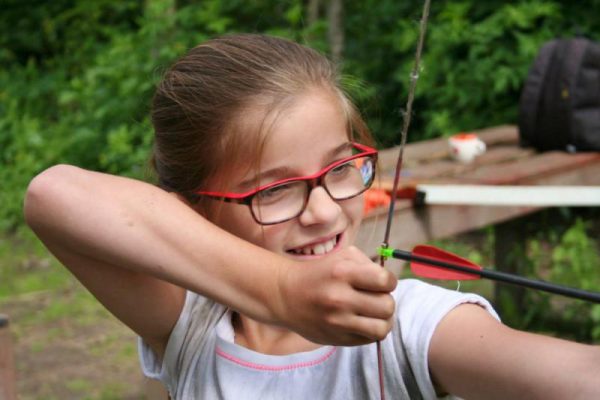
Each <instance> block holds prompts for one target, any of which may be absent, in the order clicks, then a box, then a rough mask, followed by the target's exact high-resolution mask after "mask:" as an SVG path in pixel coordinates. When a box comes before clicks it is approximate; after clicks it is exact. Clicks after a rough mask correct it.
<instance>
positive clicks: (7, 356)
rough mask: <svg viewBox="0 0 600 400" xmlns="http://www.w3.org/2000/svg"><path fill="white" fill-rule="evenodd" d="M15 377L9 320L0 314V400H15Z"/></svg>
mask: <svg viewBox="0 0 600 400" xmlns="http://www.w3.org/2000/svg"><path fill="white" fill-rule="evenodd" d="M16 381H17V375H16V372H15V362H14V354H13V346H12V338H11V336H10V330H9V320H8V317H7V316H6V315H3V314H0V400H16V399H17V386H16Z"/></svg>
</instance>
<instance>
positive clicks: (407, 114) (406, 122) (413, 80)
mask: <svg viewBox="0 0 600 400" xmlns="http://www.w3.org/2000/svg"><path fill="white" fill-rule="evenodd" d="M430 3H431V1H430V0H425V3H424V4H423V14H422V16H421V22H420V24H419V39H418V43H417V50H416V54H415V62H414V65H413V69H412V72H411V74H410V86H409V90H408V99H407V101H406V110H404V111H403V113H402V116H403V124H402V132H401V136H400V147H399V150H398V159H397V161H396V169H395V173H394V184H393V186H392V194H391V199H390V205H389V209H388V214H387V220H386V225H385V234H384V237H383V242H382V244H381V247H382V248H388V246H389V239H390V231H391V228H392V220H393V217H394V206H395V203H396V197H397V193H398V183H399V181H400V172H401V170H402V161H403V157H404V147H405V146H406V138H407V137H408V128H409V126H410V121H411V117H412V104H413V100H414V97H415V89H416V87H417V80H418V79H419V71H420V68H421V53H422V50H423V43H424V42H425V32H426V31H427V21H428V19H429V6H430ZM385 261H386V258H385V257H384V256H383V255H381V256H380V257H379V264H380V265H381V266H382V267H385ZM407 362H408V359H407ZM377 365H378V369H379V391H380V398H381V400H385V390H384V379H383V354H382V352H381V342H380V341H377ZM409 367H410V364H409Z"/></svg>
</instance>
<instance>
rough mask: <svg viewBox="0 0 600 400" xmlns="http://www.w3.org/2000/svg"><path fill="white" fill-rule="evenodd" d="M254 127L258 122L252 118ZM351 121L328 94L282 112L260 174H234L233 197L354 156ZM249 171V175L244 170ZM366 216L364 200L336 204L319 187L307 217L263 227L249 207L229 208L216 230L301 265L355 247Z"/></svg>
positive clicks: (303, 99) (312, 96) (310, 95)
mask: <svg viewBox="0 0 600 400" xmlns="http://www.w3.org/2000/svg"><path fill="white" fill-rule="evenodd" d="M247 119H248V122H249V123H253V122H254V121H253V120H252V118H251V117H250V116H249V117H247ZM348 144H349V139H348V135H347V121H346V118H345V117H344V114H343V112H342V109H341V106H340V103H339V101H338V100H337V99H336V98H335V97H334V96H333V95H332V94H329V93H328V92H326V91H324V90H313V91H310V92H308V93H307V94H304V95H302V96H300V97H299V98H298V99H296V101H295V102H294V104H293V105H292V106H291V107H289V108H287V109H285V110H284V111H283V112H281V113H280V114H279V115H278V117H277V119H276V121H275V123H274V124H273V125H272V128H271V130H270V133H269V136H268V138H267V140H266V142H265V146H264V150H263V152H262V155H261V158H260V162H259V163H258V165H259V167H260V170H259V171H257V170H256V169H255V168H250V171H249V172H248V173H246V174H245V175H244V172H243V173H241V174H239V175H237V176H236V175H235V173H233V174H229V175H230V177H231V178H230V179H231V182H230V183H231V186H230V187H229V188H230V190H231V191H232V192H239V193H241V192H245V191H248V190H250V189H252V188H253V187H254V186H255V185H256V182H257V181H258V182H259V183H260V185H264V184H269V183H271V182H274V181H277V180H281V179H285V178H291V177H301V176H308V175H312V174H314V173H316V172H318V171H320V170H322V169H323V168H325V167H326V166H328V165H330V164H332V163H333V162H335V161H338V160H341V159H343V158H345V157H348V156H350V155H351V154H352V152H351V148H350V146H349V145H348ZM243 171H246V170H243ZM362 212H363V196H362V195H361V196H356V197H354V198H351V199H348V200H342V201H334V200H333V199H332V198H331V197H329V195H328V194H327V192H326V191H325V189H324V188H323V187H321V186H317V187H315V188H314V189H312V191H311V192H310V196H309V199H308V203H307V205H306V208H305V209H304V211H303V212H302V213H301V214H300V215H299V216H298V217H296V218H293V219H291V220H289V221H286V222H282V223H279V224H275V225H260V224H258V223H257V222H256V221H255V220H254V218H253V217H252V215H251V213H250V210H249V208H248V206H247V205H243V204H234V203H225V204H223V207H222V209H221V212H220V213H219V216H218V217H217V220H216V221H215V222H216V223H217V225H219V226H221V227H222V228H223V229H225V230H227V231H229V232H231V233H232V234H234V235H236V236H238V237H240V238H242V239H245V240H247V241H249V242H251V243H254V244H256V245H258V246H261V247H263V248H265V249H268V250H271V251H273V252H275V253H279V254H283V255H286V256H288V257H292V258H296V259H299V260H308V259H312V258H317V257H322V256H323V255H324V254H330V253H332V252H335V251H338V250H339V249H341V248H343V247H347V246H349V245H351V244H352V243H353V242H354V239H355V236H356V233H357V231H358V228H359V226H360V222H361V218H362Z"/></svg>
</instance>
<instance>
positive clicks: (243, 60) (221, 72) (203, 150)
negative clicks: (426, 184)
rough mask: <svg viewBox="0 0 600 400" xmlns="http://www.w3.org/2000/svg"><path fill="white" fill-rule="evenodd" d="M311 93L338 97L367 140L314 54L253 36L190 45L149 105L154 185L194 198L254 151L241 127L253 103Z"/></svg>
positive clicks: (278, 102) (253, 138) (268, 107)
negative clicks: (314, 90) (313, 90)
mask: <svg viewBox="0 0 600 400" xmlns="http://www.w3.org/2000/svg"><path fill="white" fill-rule="evenodd" d="M310 88H323V89H326V90H329V91H330V92H331V93H332V94H333V95H334V96H336V97H337V98H339V101H340V105H341V107H342V109H343V110H344V113H345V114H346V118H347V119H348V130H349V136H351V135H354V134H356V135H357V136H358V139H357V140H359V141H360V140H362V141H369V140H370V134H369V132H368V130H367V128H366V125H365V124H364V122H363V121H362V119H361V117H360V115H359V114H358V112H357V111H356V110H355V108H354V106H353V105H352V104H351V102H350V101H349V100H348V98H347V97H346V96H345V95H344V94H343V91H342V90H341V87H340V84H339V80H338V76H337V72H336V70H335V68H334V66H333V65H332V64H331V63H330V62H329V60H327V58H325V57H324V56H322V55H321V54H319V53H318V52H316V51H315V50H312V49H310V48H308V47H305V46H302V45H300V44H297V43H295V42H292V41H289V40H286V39H281V38H275V37H270V36H265V35H258V34H243V35H230V36H223V37H219V38H215V39H212V40H209V41H207V42H205V43H203V44H200V45H199V46H197V47H195V48H193V49H192V50H190V51H189V53H188V54H187V55H185V56H184V57H182V58H181V59H180V60H179V61H177V62H176V63H175V64H174V65H173V66H172V67H171V68H170V69H169V70H168V71H167V72H166V73H165V75H164V77H163V79H162V81H161V82H160V83H159V85H158V87H157V89H156V92H155V95H154V98H153V101H152V124H153V126H154V131H155V136H154V146H153V154H152V165H153V167H154V169H155V171H156V173H157V175H158V183H159V185H160V186H161V187H162V188H164V189H166V190H168V191H173V192H177V193H180V194H182V195H183V196H185V197H186V198H188V199H189V200H191V199H194V197H195V196H193V192H194V191H196V190H198V189H199V188H201V187H203V186H204V185H205V184H206V182H207V180H208V179H209V178H211V177H213V176H214V175H215V174H217V173H218V172H219V171H220V170H221V169H222V168H223V166H225V165H228V164H232V163H234V164H235V163H236V160H238V161H237V162H238V163H239V162H240V161H239V160H245V161H247V160H248V158H249V157H248V154H250V156H252V155H254V154H256V153H253V152H252V151H257V150H256V149H257V147H256V146H257V145H256V143H257V142H259V141H260V140H259V139H258V138H257V135H256V134H255V132H249V131H251V129H249V128H247V127H244V126H243V118H242V117H243V116H244V115H245V113H247V112H248V111H251V110H256V109H257V106H258V107H263V108H264V113H265V115H266V114H268V113H269V112H272V111H273V109H276V108H281V107H282V104H284V103H285V101H286V100H289V99H290V98H293V97H295V96H298V95H301V94H302V93H305V92H306V91H307V90H308V89H310ZM242 152H244V155H242Z"/></svg>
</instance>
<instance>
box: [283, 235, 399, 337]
mask: <svg viewBox="0 0 600 400" xmlns="http://www.w3.org/2000/svg"><path fill="white" fill-rule="evenodd" d="M396 284H397V279H396V277H395V276H394V275H393V274H392V273H391V272H390V271H387V270H385V269H383V268H381V266H379V265H377V264H375V263H373V262H372V261H371V260H370V259H369V258H368V257H367V256H366V255H364V254H363V253H362V252H361V251H360V250H358V249H357V248H356V247H350V248H347V249H343V250H342V251H339V252H336V253H334V254H331V255H330V256H327V257H323V258H321V259H319V260H316V261H314V262H293V263H291V265H289V266H287V267H285V268H281V269H280V276H279V287H278V289H279V293H277V296H278V299H277V300H278V301H277V302H275V304H276V305H277V306H278V309H277V310H276V312H275V313H276V315H277V319H278V320H280V321H282V323H283V324H284V325H285V326H287V327H288V328H290V329H292V330H294V331H296V332H297V333H299V334H300V335H302V336H304V337H305V338H307V339H309V340H311V341H313V342H316V343H321V344H332V345H344V346H353V345H361V344H365V343H370V342H374V341H376V340H381V339H383V338H385V337H386V336H387V334H388V332H389V331H390V330H391V328H392V318H393V315H394V311H395V301H394V299H393V298H392V296H391V295H390V292H391V291H393V290H394V289H395V287H396Z"/></svg>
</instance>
